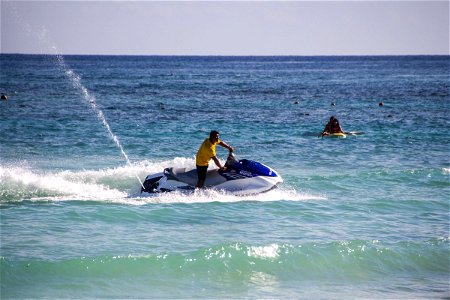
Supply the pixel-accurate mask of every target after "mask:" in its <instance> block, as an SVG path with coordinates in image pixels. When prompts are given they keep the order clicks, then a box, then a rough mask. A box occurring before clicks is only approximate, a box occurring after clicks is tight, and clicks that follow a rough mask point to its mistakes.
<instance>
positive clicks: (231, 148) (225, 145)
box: [219, 141, 234, 152]
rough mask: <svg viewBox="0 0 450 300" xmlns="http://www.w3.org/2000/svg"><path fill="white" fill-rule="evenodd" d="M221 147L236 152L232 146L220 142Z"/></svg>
mask: <svg viewBox="0 0 450 300" xmlns="http://www.w3.org/2000/svg"><path fill="white" fill-rule="evenodd" d="M219 145H220V146H222V147H224V148H227V149H228V150H230V152H233V151H234V148H233V147H231V146H230V145H227V144H225V143H224V142H222V141H220V142H219Z"/></svg>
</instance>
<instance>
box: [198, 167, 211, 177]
mask: <svg viewBox="0 0 450 300" xmlns="http://www.w3.org/2000/svg"><path fill="white" fill-rule="evenodd" d="M207 170H208V166H197V175H198V180H205V179H206V171H207Z"/></svg>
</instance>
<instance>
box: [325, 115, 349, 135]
mask: <svg viewBox="0 0 450 300" xmlns="http://www.w3.org/2000/svg"><path fill="white" fill-rule="evenodd" d="M334 133H344V130H343V129H342V127H341V125H340V124H339V120H338V119H336V118H335V117H334V116H331V118H330V121H328V123H327V125H325V128H324V129H323V131H322V133H321V135H322V136H324V135H330V134H334Z"/></svg>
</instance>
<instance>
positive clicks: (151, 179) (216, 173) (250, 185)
mask: <svg viewBox="0 0 450 300" xmlns="http://www.w3.org/2000/svg"><path fill="white" fill-rule="evenodd" d="M281 182H283V179H282V178H281V177H280V176H279V175H278V174H277V173H276V172H275V171H274V170H273V169H271V168H270V167H267V166H265V165H263V164H261V163H258V162H255V161H250V160H241V161H239V162H238V163H236V164H234V165H233V166H228V168H227V170H226V171H221V170H218V169H213V170H209V171H208V172H207V174H206V180H205V185H204V186H205V188H208V189H213V190H218V191H225V192H227V193H231V194H233V195H250V194H259V193H263V192H267V191H270V190H271V189H273V188H275V187H276V186H277V185H278V184H280V183H281ZM196 184H197V170H195V169H193V170H186V169H185V168H166V169H165V170H164V172H161V173H156V174H151V175H148V176H147V177H146V178H145V181H144V187H143V188H142V192H147V193H161V192H172V191H193V190H195V186H196Z"/></svg>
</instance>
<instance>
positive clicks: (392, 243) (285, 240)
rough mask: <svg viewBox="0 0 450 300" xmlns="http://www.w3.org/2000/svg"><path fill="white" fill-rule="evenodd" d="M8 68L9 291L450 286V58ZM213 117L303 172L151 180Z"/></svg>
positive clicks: (5, 192) (11, 59) (282, 169)
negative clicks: (150, 184)
mask: <svg viewBox="0 0 450 300" xmlns="http://www.w3.org/2000/svg"><path fill="white" fill-rule="evenodd" d="M0 62H1V66H0V67H1V68H0V76H1V77H0V79H1V84H0V92H1V93H4V94H7V95H8V100H7V101H1V102H0V131H1V133H0V217H1V218H0V226H1V227H0V229H1V232H0V233H1V244H0V267H1V295H0V296H1V298H2V299H24V298H77V299H78V298H279V299H282V298H291V299H292V298H303V299H305V298H307V299H308V298H309V299H329V298H335V299H336V298H338V299H346V298H347V299H348V298H424V299H430V298H433V299H442V298H449V297H450V287H449V275H450V268H449V261H450V248H449V245H450V243H449V242H450V234H449V202H450V157H449V155H450V133H449V130H448V129H449V128H450V118H449V117H450V97H449V89H450V78H449V70H450V58H449V57H448V56H380V57H370V56H361V57H339V56H336V57H164V56H154V57H152V56H149V57H139V56H64V57H63V56H60V55H50V56H48V55H47V56H45V55H43V56H41V55H6V54H3V55H0ZM380 102H383V103H384V106H379V103H380ZM332 115H334V116H336V117H337V118H338V119H339V120H340V123H341V125H342V127H343V128H344V130H345V131H362V132H363V134H361V135H355V136H348V137H347V138H345V139H331V138H319V137H318V133H319V132H321V130H322V129H323V127H324V125H325V123H326V121H327V120H328V118H329V117H330V116H332ZM212 129H216V130H219V131H220V132H221V139H222V140H224V141H226V142H227V143H229V144H231V145H232V146H233V147H235V149H236V154H237V156H238V157H239V158H241V159H242V158H247V159H252V160H257V161H260V162H262V163H264V164H267V165H269V166H271V167H272V168H274V169H275V170H277V171H278V172H279V173H280V175H281V176H282V177H283V179H284V183H283V184H281V185H280V186H279V187H278V188H277V189H275V190H272V191H270V192H267V193H263V194H259V195H252V196H244V197H237V196H233V195H230V194H227V193H225V192H218V191H211V190H202V191H197V192H195V193H193V194H190V195H186V194H182V193H169V194H160V195H151V196H149V195H141V194H140V193H139V191H140V182H139V181H140V180H143V179H144V178H145V176H146V175H148V174H150V173H155V172H160V171H162V169H163V168H165V167H169V166H175V167H194V164H195V161H194V157H195V153H196V151H197V149H198V147H199V145H200V143H201V142H202V141H203V139H204V138H205V137H207V135H208V133H209V131H210V130H212ZM218 155H219V157H220V158H221V159H222V160H224V159H225V158H226V155H227V153H226V150H225V149H223V148H220V147H218ZM211 167H212V166H211Z"/></svg>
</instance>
